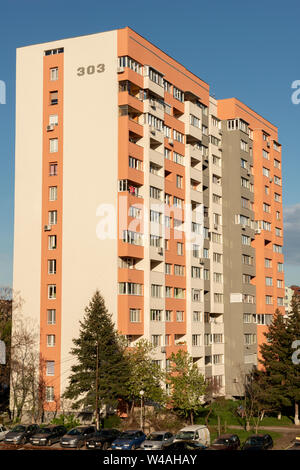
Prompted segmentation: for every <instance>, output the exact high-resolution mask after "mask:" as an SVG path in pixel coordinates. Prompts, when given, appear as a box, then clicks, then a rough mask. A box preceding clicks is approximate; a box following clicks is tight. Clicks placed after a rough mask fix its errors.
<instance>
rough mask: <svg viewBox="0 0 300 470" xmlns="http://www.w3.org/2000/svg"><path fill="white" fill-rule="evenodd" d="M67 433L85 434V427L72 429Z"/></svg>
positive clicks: (72, 434)
mask: <svg viewBox="0 0 300 470" xmlns="http://www.w3.org/2000/svg"><path fill="white" fill-rule="evenodd" d="M67 434H68V435H69V436H80V434H83V429H76V428H75V429H71V431H69V432H68V433H67Z"/></svg>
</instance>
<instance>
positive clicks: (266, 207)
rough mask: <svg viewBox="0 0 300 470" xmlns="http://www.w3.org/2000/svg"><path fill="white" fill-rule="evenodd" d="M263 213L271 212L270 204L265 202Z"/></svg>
mask: <svg viewBox="0 0 300 470" xmlns="http://www.w3.org/2000/svg"><path fill="white" fill-rule="evenodd" d="M263 211H264V212H268V213H270V212H271V206H270V205H269V204H266V203H265V202H264V203H263Z"/></svg>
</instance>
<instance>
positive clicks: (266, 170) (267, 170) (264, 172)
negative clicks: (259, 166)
mask: <svg viewBox="0 0 300 470" xmlns="http://www.w3.org/2000/svg"><path fill="white" fill-rule="evenodd" d="M263 175H264V176H267V177H268V178H269V177H270V170H269V169H268V168H265V167H263Z"/></svg>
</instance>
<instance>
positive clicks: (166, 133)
mask: <svg viewBox="0 0 300 470" xmlns="http://www.w3.org/2000/svg"><path fill="white" fill-rule="evenodd" d="M163 129H164V136H165V137H167V138H168V139H169V138H170V137H171V127H169V126H166V125H165V124H164V128H163Z"/></svg>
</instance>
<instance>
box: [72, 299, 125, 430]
mask: <svg viewBox="0 0 300 470" xmlns="http://www.w3.org/2000/svg"><path fill="white" fill-rule="evenodd" d="M73 343H74V347H73V348H72V350H71V354H72V355H73V356H75V357H76V359H77V361H76V364H74V365H73V366H72V367H71V371H72V372H71V375H70V378H69V384H68V386H67V389H66V391H65V393H64V396H63V397H64V398H67V399H71V400H73V401H74V402H73V405H72V407H73V409H79V408H82V407H85V408H89V409H92V410H95V411H96V396H98V403H99V408H100V407H103V406H106V405H111V406H116V405H117V402H118V398H120V397H124V396H125V395H126V383H127V380H128V375H129V364H128V361H127V359H126V357H125V354H124V352H125V348H124V343H123V342H122V341H121V338H120V337H119V335H118V333H117V331H116V329H115V326H114V323H113V321H112V318H111V314H109V313H108V310H107V308H106V306H105V302H104V299H103V297H102V296H101V295H100V293H99V291H96V293H95V294H94V296H93V298H92V299H91V301H90V303H89V305H88V306H87V307H86V308H85V315H84V318H83V321H80V331H79V337H78V338H76V339H73ZM97 376H98V378H97ZM96 382H97V384H98V386H97V387H96ZM96 392H97V393H96ZM96 422H97V423H98V422H99V416H98V413H97V412H96Z"/></svg>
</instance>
